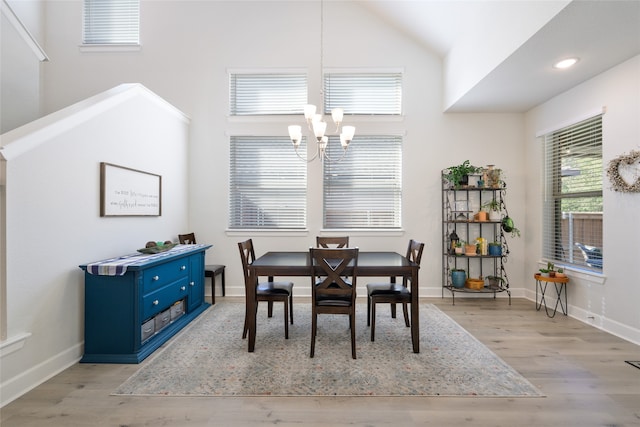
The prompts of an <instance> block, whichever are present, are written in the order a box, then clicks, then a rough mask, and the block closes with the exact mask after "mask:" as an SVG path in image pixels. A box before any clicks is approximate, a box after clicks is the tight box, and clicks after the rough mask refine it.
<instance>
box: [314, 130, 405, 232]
mask: <svg viewBox="0 0 640 427" xmlns="http://www.w3.org/2000/svg"><path fill="white" fill-rule="evenodd" d="M327 149H328V152H329V155H330V156H331V157H332V158H335V159H339V158H340V156H341V155H342V148H341V146H340V141H339V138H338V137H331V138H330V139H329V145H328V148H327ZM401 198H402V137H400V136H367V135H365V136H362V135H356V137H355V138H354V139H353V141H352V142H351V144H350V145H349V150H348V152H347V155H346V156H345V157H344V158H343V159H342V160H341V161H339V162H336V161H332V162H327V161H325V162H324V227H325V228H334V229H340V228H349V229H357V228H369V229H371V228H385V229H392V228H399V227H400V226H401Z"/></svg>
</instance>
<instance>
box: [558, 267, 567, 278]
mask: <svg viewBox="0 0 640 427" xmlns="http://www.w3.org/2000/svg"><path fill="white" fill-rule="evenodd" d="M556 277H567V275H566V274H565V273H564V268H562V267H558V270H557V271H556Z"/></svg>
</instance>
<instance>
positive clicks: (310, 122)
mask: <svg viewBox="0 0 640 427" xmlns="http://www.w3.org/2000/svg"><path fill="white" fill-rule="evenodd" d="M323 62H324V1H323V0H321V1H320V78H321V79H322V76H323V74H322V73H323V71H324V67H323V65H324V64H323ZM321 87H322V84H321ZM320 100H321V108H322V106H324V92H323V90H322V89H320ZM343 117H344V110H343V109H342V108H334V109H332V110H331V118H332V119H333V122H334V123H335V125H336V130H335V133H336V134H339V135H340V145H341V146H342V157H340V158H339V159H332V158H331V157H329V155H328V154H327V144H328V143H329V137H328V136H326V134H325V133H326V130H327V122H326V121H324V118H323V115H322V113H319V114H316V106H315V105H312V104H307V105H305V107H304V118H305V120H306V121H307V128H308V130H309V132H311V133H312V134H313V136H314V137H315V139H316V153H315V154H314V155H313V157H311V158H309V159H305V158H304V157H303V156H301V155H300V153H299V152H298V148H299V147H300V142H301V141H302V126H300V125H290V126H289V138H290V139H291V142H292V143H293V148H294V150H295V151H296V154H297V155H298V157H300V158H301V159H302V160H305V161H307V162H312V161H313V160H315V159H317V158H319V159H320V161H322V162H324V161H325V160H328V161H340V160H342V159H343V158H344V156H345V155H346V154H347V148H349V143H351V140H353V135H354V134H355V132H356V128H355V127H354V126H342V128H341V127H340V126H341V124H342V119H343Z"/></svg>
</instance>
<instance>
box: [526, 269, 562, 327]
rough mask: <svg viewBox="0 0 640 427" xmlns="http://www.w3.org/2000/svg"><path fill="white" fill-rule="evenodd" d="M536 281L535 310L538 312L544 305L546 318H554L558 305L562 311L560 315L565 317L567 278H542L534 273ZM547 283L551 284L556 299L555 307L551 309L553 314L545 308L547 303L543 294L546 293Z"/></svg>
mask: <svg viewBox="0 0 640 427" xmlns="http://www.w3.org/2000/svg"><path fill="white" fill-rule="evenodd" d="M533 277H534V278H535V279H536V310H538V311H539V310H540V308H541V307H542V304H544V311H545V312H546V313H547V316H549V317H554V316H555V315H556V311H557V310H558V305H560V308H561V309H562V313H563V314H564V315H565V316H566V315H567V308H568V305H567V283H568V282H569V278H568V277H542V275H540V273H536V274H535V275H534V276H533ZM549 283H553V285H554V287H555V289H556V294H557V296H558V299H556V305H555V307H554V308H553V312H551V310H549V308H548V307H547V301H546V300H545V295H544V294H545V292H547V285H548V284H549ZM563 290H564V304H563V303H562V293H563V292H562V291H563ZM538 291H539V292H540V302H538Z"/></svg>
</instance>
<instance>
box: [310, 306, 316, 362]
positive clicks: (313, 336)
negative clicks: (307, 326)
mask: <svg viewBox="0 0 640 427" xmlns="http://www.w3.org/2000/svg"><path fill="white" fill-rule="evenodd" d="M317 322H318V314H317V313H313V316H312V317H311V353H310V354H309V357H313V355H314V353H315V349H316V328H317V326H318V325H317Z"/></svg>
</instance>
